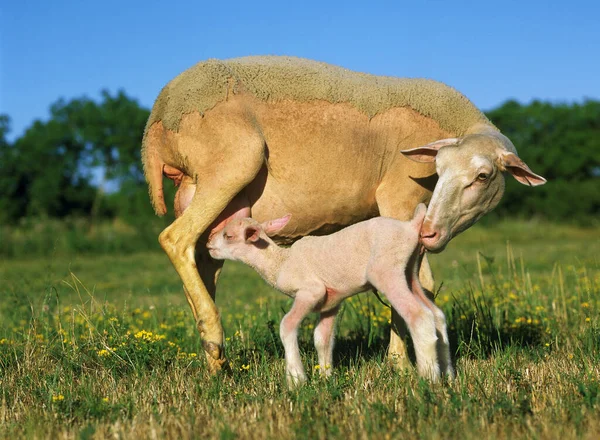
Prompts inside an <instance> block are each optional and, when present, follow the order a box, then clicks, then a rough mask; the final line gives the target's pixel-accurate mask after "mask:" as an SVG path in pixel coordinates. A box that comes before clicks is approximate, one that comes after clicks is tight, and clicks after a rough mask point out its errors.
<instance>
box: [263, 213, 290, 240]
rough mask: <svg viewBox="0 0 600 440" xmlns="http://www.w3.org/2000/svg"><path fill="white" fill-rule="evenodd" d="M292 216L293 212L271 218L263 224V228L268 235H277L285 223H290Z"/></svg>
mask: <svg viewBox="0 0 600 440" xmlns="http://www.w3.org/2000/svg"><path fill="white" fill-rule="evenodd" d="M290 218H292V214H288V215H286V216H284V217H281V218H277V219H275V220H269V221H267V222H264V223H262V224H261V226H262V228H263V230H264V231H265V233H266V234H267V236H269V237H270V236H271V235H275V234H276V233H277V232H279V231H281V230H282V229H283V227H284V226H285V225H287V224H288V222H289V221H290Z"/></svg>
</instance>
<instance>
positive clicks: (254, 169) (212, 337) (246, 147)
mask: <svg viewBox="0 0 600 440" xmlns="http://www.w3.org/2000/svg"><path fill="white" fill-rule="evenodd" d="M224 128H227V129H229V130H231V127H224ZM239 131H240V130H239V128H238V130H237V132H238V133H239ZM224 138H225V139H227V137H226V136H225V137H224ZM214 139H219V137H218V136H216V137H215V138H214ZM238 139H244V137H241V138H238ZM207 147H208V149H212V150H213V151H222V152H223V151H224V152H225V153H227V152H230V154H227V157H228V158H229V159H228V161H227V162H212V163H208V164H205V165H206V167H205V169H204V175H208V176H218V179H217V178H216V177H211V178H206V179H205V180H203V179H201V178H200V179H199V178H198V176H194V178H195V179H197V180H198V181H197V182H196V183H195V185H196V187H197V188H196V190H195V192H194V195H193V197H192V199H191V201H190V202H189V206H187V208H186V209H185V211H184V212H183V213H182V214H181V215H180V217H178V218H177V219H176V220H175V221H174V222H173V223H172V224H171V225H169V226H168V227H167V228H165V230H164V231H163V232H162V233H161V234H160V236H159V242H160V244H161V246H162V248H163V249H164V251H165V252H166V254H167V255H168V257H169V259H170V260H171V262H172V263H173V266H174V267H175V270H176V271H177V273H178V274H179V276H180V277H181V280H182V282H183V286H184V290H185V293H186V297H187V299H188V302H189V304H190V307H191V309H192V312H193V314H194V318H195V320H196V326H197V328H198V331H199V332H200V335H201V337H202V339H203V346H204V350H205V352H206V358H207V362H208V367H209V369H210V371H211V372H213V373H214V372H216V371H218V370H220V369H221V368H222V366H223V364H224V363H225V357H224V353H223V328H222V326H221V320H220V316H219V312H218V310H217V307H216V305H215V303H214V284H215V279H216V276H217V274H218V270H219V266H218V263H215V262H211V261H209V260H207V258H208V257H206V258H205V257H204V254H203V253H201V258H200V261H197V260H196V252H195V248H196V243H197V242H198V239H199V238H200V236H201V235H202V234H203V233H204V232H205V231H206V230H207V229H208V228H209V226H210V225H211V224H212V223H213V222H214V221H215V220H216V219H217V218H218V217H219V214H220V213H221V212H223V210H224V209H225V208H226V207H227V205H228V204H229V203H230V202H231V200H232V199H233V198H234V197H235V196H236V195H237V194H238V193H239V192H240V191H241V190H242V189H243V188H244V187H245V186H246V185H248V183H250V182H251V181H252V180H253V179H254V177H255V176H256V175H257V174H258V171H259V170H260V167H261V166H262V164H263V162H264V143H263V142H262V140H261V139H260V138H258V137H257V136H252V133H250V134H249V135H248V136H247V137H246V142H243V143H242V145H239V144H234V143H227V144H224V143H223V142H221V143H220V144H217V145H209V146H207ZM196 168H198V169H201V167H200V166H196ZM209 169H210V172H209ZM198 264H200V265H201V266H200V267H199V268H198V266H197V265H198ZM202 266H204V267H202ZM207 285H208V286H209V287H208V288H207Z"/></svg>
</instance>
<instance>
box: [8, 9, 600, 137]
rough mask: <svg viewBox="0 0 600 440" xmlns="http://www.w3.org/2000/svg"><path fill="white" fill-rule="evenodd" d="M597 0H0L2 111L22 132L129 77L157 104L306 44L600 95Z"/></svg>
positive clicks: (512, 88)
mask: <svg viewBox="0 0 600 440" xmlns="http://www.w3.org/2000/svg"><path fill="white" fill-rule="evenodd" d="M599 5H600V2H599V1H597V0H594V1H592V0H575V1H570V2H565V1H553V0H546V1H538V0H535V1H527V0H519V1H513V0H496V1H478V2H470V1H469V2H455V1H448V0H441V1H417V0H413V1H406V2H405V1H402V0H397V1H389V2H377V1H371V2H366V1H361V2H352V1H343V2H327V1H323V0H322V1H318V2H315V1H307V0H305V1H300V2H286V1H281V0H279V1H276V2H260V1H243V2H239V3H238V2H236V1H227V2H224V1H213V2H208V1H205V0H196V1H181V2H178V1H173V2H167V1H164V0H163V1H160V2H158V1H152V0H145V1H139V0H120V1H113V0H103V1H62V0H54V1H47V0H44V1H42V0H19V1H5V2H2V6H0V113H6V114H8V115H9V116H10V117H11V120H12V124H11V125H12V129H13V130H12V135H11V136H10V138H14V137H15V136H19V135H21V134H22V132H23V131H24V130H25V129H26V127H27V126H29V125H30V124H31V123H32V122H33V120H34V119H36V118H41V119H45V118H47V117H48V108H49V106H50V104H51V103H53V102H54V101H56V100H57V99H58V98H60V97H63V98H66V99H70V98H74V97H80V96H83V95H87V96H89V97H92V98H97V97H98V96H99V91H100V90H101V89H103V88H106V89H108V90H109V91H111V92H115V91H117V90H118V89H120V88H123V89H124V90H125V91H126V93H127V94H128V95H129V96H132V97H135V98H137V99H138V100H139V102H140V103H141V104H142V105H144V106H146V107H150V106H151V105H152V102H153V100H154V98H155V97H156V95H157V94H158V92H159V91H160V89H161V88H162V86H163V85H164V84H165V83H166V82H168V81H169V80H170V79H171V78H173V77H174V76H175V75H177V74H178V73H180V72H181V71H183V70H185V69H186V68H188V67H190V66H192V65H193V64H195V63H196V62H198V61H200V60H203V59H206V58H231V57H237V56H244V55H259V54H277V55H295V56H300V57H306V58H312V59H317V60H321V61H326V62H329V63H333V64H337V65H341V66H344V67H347V68H350V69H353V70H358V71H364V72H369V73H374V74H381V75H394V76H407V77H426V78H433V79H437V80H440V81H443V82H445V83H447V84H449V85H451V86H453V87H455V88H457V89H458V90H460V91H461V92H462V93H464V94H465V95H466V96H467V97H469V98H470V99H471V100H472V101H473V102H474V103H475V104H476V105H477V106H479V107H480V108H482V109H484V110H487V109H491V108H493V107H495V106H497V105H499V104H500V103H502V102H503V101H505V100H506V99H509V98H515V99H517V100H519V101H521V102H524V103H527V102H529V101H530V100H532V99H534V98H538V99H542V100H552V101H567V102H572V101H581V100H582V99H584V98H586V97H588V98H594V99H598V98H600V25H599V23H600V6H599Z"/></svg>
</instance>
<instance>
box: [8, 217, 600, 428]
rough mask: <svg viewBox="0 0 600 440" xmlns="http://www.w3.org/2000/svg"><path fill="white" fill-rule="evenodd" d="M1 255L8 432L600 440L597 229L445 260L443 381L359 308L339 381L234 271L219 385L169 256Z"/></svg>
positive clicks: (537, 236)
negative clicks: (449, 371)
mask: <svg viewBox="0 0 600 440" xmlns="http://www.w3.org/2000/svg"><path fill="white" fill-rule="evenodd" d="M48 255H49V256H47V257H39V258H28V259H25V258H19V259H14V260H2V261H0V281H1V284H0V285H1V287H0V294H1V295H2V301H1V302H0V438H6V437H11V438H13V437H16V438H23V437H25V438H61V437H64V438H75V437H77V438H104V437H108V436H116V437H125V438H129V437H136V438H150V437H168V438H219V439H233V438H455V437H461V438H513V437H521V438H540V439H546V438H589V439H592V438H598V437H599V436H600V421H599V420H600V418H599V416H600V367H599V365H600V319H599V316H598V310H599V308H600V297H599V295H600V230H598V228H592V229H577V228H573V227H565V226H556V225H550V224H543V223H535V222H528V223H524V222H507V223H498V224H496V225H493V226H490V227H486V228H484V227H480V226H475V227H474V228H472V229H471V230H469V231H467V232H466V233H465V234H464V235H463V236H459V237H457V238H456V239H455V240H454V241H453V242H452V243H451V244H450V246H449V247H448V249H447V250H446V251H444V252H443V253H442V254H439V255H434V256H432V257H431V261H432V266H433V268H434V273H435V274H436V278H437V280H438V282H439V283H442V282H443V285H442V286H441V288H440V290H439V292H438V295H437V303H438V304H440V305H441V307H442V308H443V309H444V311H445V312H446V315H447V318H448V323H449V329H450V335H451V339H452V344H453V353H454V355H455V360H456V367H457V373H458V376H457V379H456V380H455V381H454V382H452V383H441V384H430V383H428V382H426V381H424V380H422V379H420V378H418V377H417V376H416V374H415V372H414V371H413V370H409V371H400V372H398V371H394V370H393V369H392V368H391V367H390V366H389V365H388V363H387V362H386V359H385V354H386V347H387V340H388V338H389V335H388V333H389V315H390V314H389V310H388V309H386V308H385V307H383V306H382V305H381V304H379V303H378V302H377V301H376V300H375V299H374V297H373V296H372V295H367V294H363V295H359V296H357V297H354V298H352V299H351V300H350V301H347V302H346V304H345V306H344V309H343V313H342V316H341V319H340V320H339V321H338V334H339V337H338V341H337V345H336V351H335V353H336V354H335V365H334V374H333V375H332V377H331V378H330V379H322V378H321V377H320V376H319V374H318V369H317V368H315V366H316V355H315V352H314V349H313V347H312V341H311V332H312V329H313V327H314V324H315V320H314V318H312V317H311V318H309V319H307V320H306V321H305V323H304V325H303V328H302V332H301V335H300V342H301V348H302V353H303V356H304V359H303V360H304V364H305V367H306V369H307V371H308V374H309V376H310V378H309V382H308V384H307V385H306V386H304V387H302V388H300V389H297V390H293V391H289V390H287V388H286V386H285V377H284V361H283V349H282V346H281V344H280V342H279V337H278V324H279V320H280V319H281V317H282V316H283V314H284V313H285V311H286V310H287V309H288V308H289V305H290V301H289V300H288V299H287V298H286V297H284V296H283V295H281V294H279V293H277V292H274V291H273V290H272V289H270V288H269V287H268V286H267V285H266V284H265V283H263V282H262V281H261V280H260V279H259V278H258V276H257V275H255V274H254V273H253V272H252V271H251V270H250V269H248V268H247V267H245V266H242V265H236V264H229V265H226V267H225V270H224V273H223V275H222V279H221V282H220V284H219V290H218V293H217V303H218V306H219V308H220V310H221V313H222V318H223V323H224V326H225V330H226V336H227V347H226V350H227V355H228V358H229V359H230V366H231V370H230V371H229V372H226V373H222V374H219V375H217V376H215V377H211V376H209V375H208V374H207V372H206V369H205V365H204V359H203V354H202V349H201V344H200V341H199V338H198V336H197V333H196V330H195V328H194V325H193V322H192V318H191V312H190V311H189V309H188V306H187V303H186V301H185V298H184V295H183V292H182V291H181V287H180V283H179V280H178V277H177V275H176V273H175V272H174V270H173V269H172V267H171V265H170V263H169V262H168V260H167V259H166V257H165V256H164V255H162V254H161V253H158V252H144V253H132V254H127V255H122V254H103V255H94V254H85V255H80V256H78V255H70V256H69V255H65V254H62V253H60V252H57V253H55V254H54V255H52V254H48Z"/></svg>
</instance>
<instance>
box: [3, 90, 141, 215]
mask: <svg viewBox="0 0 600 440" xmlns="http://www.w3.org/2000/svg"><path fill="white" fill-rule="evenodd" d="M101 96H102V100H101V101H100V102H99V103H96V102H94V101H93V100H91V99H89V98H85V97H84V98H78V99H73V100H71V101H68V102H66V101H65V100H62V99H61V100H58V101H57V102H56V103H54V104H53V105H52V106H51V107H50V119H49V120H48V121H47V122H42V121H39V120H38V121H35V122H34V123H33V124H32V126H31V127H29V128H28V129H27V131H26V132H25V134H24V135H23V136H22V137H20V138H19V139H17V140H16V141H15V142H14V144H13V145H4V144H6V142H4V144H3V145H2V146H1V147H0V148H1V150H0V154H2V156H1V158H2V161H1V162H0V189H1V190H2V201H1V204H0V206H1V207H3V208H7V209H6V211H5V212H4V213H3V214H2V217H0V220H3V221H5V222H6V221H9V220H15V219H17V218H20V217H23V216H25V215H33V216H52V217H64V216H66V215H71V214H76V215H90V214H91V213H92V210H93V208H94V207H97V206H98V203H99V201H101V199H102V198H103V193H102V191H101V190H99V189H98V183H99V182H98V181H97V180H98V175H100V174H102V173H103V172H104V173H105V176H106V179H107V180H109V181H114V182H115V186H116V187H118V185H120V184H122V183H123V182H135V183H137V184H138V186H140V187H141V182H142V181H143V174H142V171H141V165H140V153H139V152H140V145H141V138H142V134H143V130H144V125H145V123H146V120H147V118H148V114H149V113H148V110H146V109H143V108H141V107H140V106H139V104H138V103H137V101H135V100H134V99H131V98H129V97H127V95H125V93H124V92H122V91H119V92H118V93H117V94H116V95H114V96H112V95H111V94H110V93H108V92H106V91H103V92H102V95H101ZM2 121H3V122H2V130H3V131H2V133H3V135H2V139H4V133H5V131H7V129H8V120H7V119H6V118H4V119H3V120H2Z"/></svg>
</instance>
